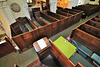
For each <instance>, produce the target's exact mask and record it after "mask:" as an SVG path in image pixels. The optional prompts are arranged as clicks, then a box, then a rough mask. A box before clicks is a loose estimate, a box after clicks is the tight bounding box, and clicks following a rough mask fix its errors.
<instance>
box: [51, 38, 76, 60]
mask: <svg viewBox="0 0 100 67" xmlns="http://www.w3.org/2000/svg"><path fill="white" fill-rule="evenodd" d="M65 41H67V40H66V39H65V38H63V37H62V36H60V37H59V38H58V39H57V40H55V41H54V42H53V43H54V44H55V45H56V47H57V48H58V49H59V50H60V51H61V52H62V53H63V54H64V55H65V56H66V57H67V58H68V59H69V58H70V57H71V56H72V55H73V54H74V53H75V52H76V47H75V46H74V45H72V44H71V43H70V42H68V41H67V42H65Z"/></svg>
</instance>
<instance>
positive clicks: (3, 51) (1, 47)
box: [0, 38, 14, 57]
mask: <svg viewBox="0 0 100 67" xmlns="http://www.w3.org/2000/svg"><path fill="white" fill-rule="evenodd" d="M5 40H6V42H5V43H2V44H0V57H3V56H5V55H8V54H10V53H12V52H14V47H13V45H12V44H11V41H10V39H9V38H5Z"/></svg>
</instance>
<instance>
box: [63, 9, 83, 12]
mask: <svg viewBox="0 0 100 67" xmlns="http://www.w3.org/2000/svg"><path fill="white" fill-rule="evenodd" d="M64 10H68V11H73V12H77V13H83V11H81V10H76V9H68V8H65V9H64Z"/></svg>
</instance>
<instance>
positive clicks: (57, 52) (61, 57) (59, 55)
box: [49, 40, 84, 67]
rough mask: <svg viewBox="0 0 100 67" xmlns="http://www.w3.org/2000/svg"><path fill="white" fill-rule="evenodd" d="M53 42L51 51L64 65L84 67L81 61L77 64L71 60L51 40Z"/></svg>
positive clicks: (64, 66)
mask: <svg viewBox="0 0 100 67" xmlns="http://www.w3.org/2000/svg"><path fill="white" fill-rule="evenodd" d="M49 42H50V44H51V52H52V54H53V55H54V56H55V58H56V59H57V60H58V61H59V62H60V63H61V65H62V67H78V66H79V67H84V66H83V65H82V64H81V63H80V62H78V63H77V65H75V64H74V63H73V62H72V61H71V60H69V59H68V58H67V57H66V56H65V55H64V54H63V53H62V52H61V51H60V50H59V49H58V48H57V47H56V46H55V45H54V44H53V42H52V41H51V40H49Z"/></svg>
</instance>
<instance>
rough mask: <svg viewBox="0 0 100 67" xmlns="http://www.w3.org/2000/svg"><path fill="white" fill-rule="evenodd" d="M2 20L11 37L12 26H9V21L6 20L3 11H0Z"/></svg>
mask: <svg viewBox="0 0 100 67" xmlns="http://www.w3.org/2000/svg"><path fill="white" fill-rule="evenodd" d="M0 21H1V22H2V23H3V24H2V25H3V27H4V29H5V31H6V34H7V35H8V36H9V37H11V33H10V32H11V31H10V26H9V24H8V22H7V21H6V19H5V18H4V16H3V14H2V12H1V11H0Z"/></svg>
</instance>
